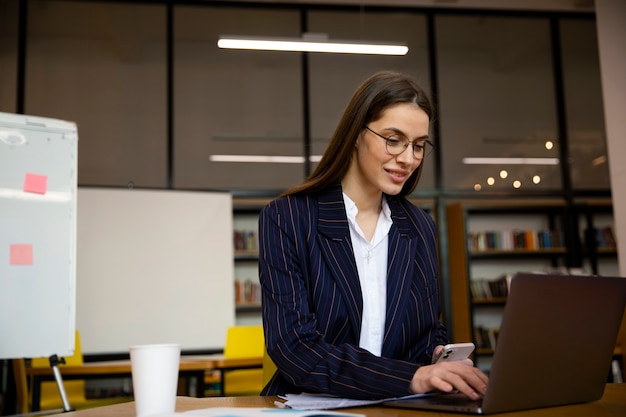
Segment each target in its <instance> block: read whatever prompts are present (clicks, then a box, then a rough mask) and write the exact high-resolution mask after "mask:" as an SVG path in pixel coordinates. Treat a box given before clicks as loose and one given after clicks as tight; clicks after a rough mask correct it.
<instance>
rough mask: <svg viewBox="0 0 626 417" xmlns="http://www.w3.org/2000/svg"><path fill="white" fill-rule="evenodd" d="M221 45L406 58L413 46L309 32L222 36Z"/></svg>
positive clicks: (252, 48) (222, 46)
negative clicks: (289, 35)
mask: <svg viewBox="0 0 626 417" xmlns="http://www.w3.org/2000/svg"><path fill="white" fill-rule="evenodd" d="M217 46H218V47H219V48H224V49H251V50H259V51H290V52H329V53H336V54H365V55H406V54H407V53H408V52H409V47H408V46H406V45H402V44H389V43H383V42H369V41H368V42H360V41H343V40H342V41H340V40H330V39H328V35H325V34H317V33H305V34H304V35H302V37H301V38H271V37H270V38H268V37H255V36H245V37H244V36H231V35H222V36H220V37H219V39H218V41H217Z"/></svg>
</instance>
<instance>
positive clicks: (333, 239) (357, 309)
mask: <svg viewBox="0 0 626 417" xmlns="http://www.w3.org/2000/svg"><path fill="white" fill-rule="evenodd" d="M317 228H318V232H319V235H318V239H319V247H320V250H321V252H322V256H323V257H324V259H325V260H326V264H327V265H328V268H329V269H330V271H331V274H332V277H333V279H334V280H335V282H336V283H337V287H338V288H339V291H341V294H342V296H343V299H344V302H345V303H346V306H347V309H348V312H349V314H350V320H351V322H352V327H353V328H354V329H357V331H359V330H360V329H361V319H362V317H361V313H362V311H363V300H362V296H361V285H360V283H359V275H358V272H357V268H356V261H355V260H354V251H353V248H352V243H351V241H350V229H349V227H348V218H347V217H346V209H345V206H344V202H343V195H342V194H341V186H340V185H337V186H335V187H333V188H331V189H330V190H329V191H328V192H325V193H323V194H320V195H319V199H318V226H317ZM354 337H355V340H359V335H358V334H355V335H354Z"/></svg>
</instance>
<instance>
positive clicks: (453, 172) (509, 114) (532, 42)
mask: <svg viewBox="0 0 626 417" xmlns="http://www.w3.org/2000/svg"><path fill="white" fill-rule="evenodd" d="M436 37H437V40H436V41H437V59H438V68H439V99H440V100H439V104H440V115H439V116H440V121H441V148H442V151H443V162H442V163H443V167H442V168H443V174H444V177H443V182H444V186H445V187H446V188H448V189H460V190H472V189H475V188H474V187H476V188H478V187H481V190H482V192H489V191H492V190H494V191H495V190H497V191H514V190H515V188H514V182H515V181H519V185H520V190H524V191H539V190H558V189H560V188H561V175H560V168H559V165H550V163H555V162H556V161H557V160H558V156H559V152H558V146H559V142H558V138H557V137H556V132H557V122H556V120H557V118H556V104H555V98H554V91H555V89H554V82H553V71H552V56H551V48H550V26H549V21H548V20H547V19H540V18H537V19H535V18H512V17H482V16H452V15H451V16H439V17H437V19H436ZM548 148H549V149H548ZM468 157H472V158H489V159H488V160H486V161H484V160H483V161H482V162H480V161H481V160H478V162H480V163H478V164H475V165H473V164H468V162H471V160H470V161H468V160H465V162H464V158H468ZM494 158H515V159H504V160H503V159H494ZM525 158H541V159H540V160H539V161H533V160H531V161H528V160H526V159H525ZM554 158H556V159H554ZM515 161H517V162H522V164H514V163H512V162H515ZM474 162H476V160H474ZM531 162H535V163H537V162H540V164H539V165H535V164H530V163H531ZM501 171H506V173H507V175H506V177H505V178H502V177H501V175H500V172H501ZM535 177H536V178H537V179H538V180H539V183H537V184H535V183H533V178H535ZM489 178H492V179H493V185H489V183H491V180H489ZM488 181H489V182H488Z"/></svg>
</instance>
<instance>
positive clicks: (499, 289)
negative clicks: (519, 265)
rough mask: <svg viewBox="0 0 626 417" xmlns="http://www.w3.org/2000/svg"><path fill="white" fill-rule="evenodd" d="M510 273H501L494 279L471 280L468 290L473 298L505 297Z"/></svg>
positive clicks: (509, 285) (509, 283)
mask: <svg viewBox="0 0 626 417" xmlns="http://www.w3.org/2000/svg"><path fill="white" fill-rule="evenodd" d="M511 279H512V275H508V274H505V275H501V276H500V277H498V278H496V279H488V278H477V279H473V280H472V281H471V285H470V291H471V293H472V299H473V300H491V299H494V298H506V297H507V296H508V295H509V288H510V287H511Z"/></svg>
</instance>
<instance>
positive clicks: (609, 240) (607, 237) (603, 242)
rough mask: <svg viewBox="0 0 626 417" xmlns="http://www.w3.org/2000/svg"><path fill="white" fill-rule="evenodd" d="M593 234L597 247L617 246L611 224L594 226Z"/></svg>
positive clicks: (611, 247)
mask: <svg viewBox="0 0 626 417" xmlns="http://www.w3.org/2000/svg"><path fill="white" fill-rule="evenodd" d="M593 235H594V236H595V239H596V242H595V243H596V245H597V247H598V248H602V249H614V248H616V247H617V241H616V240H615V235H614V234H613V228H612V227H611V226H605V227H596V228H594V229H593Z"/></svg>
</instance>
